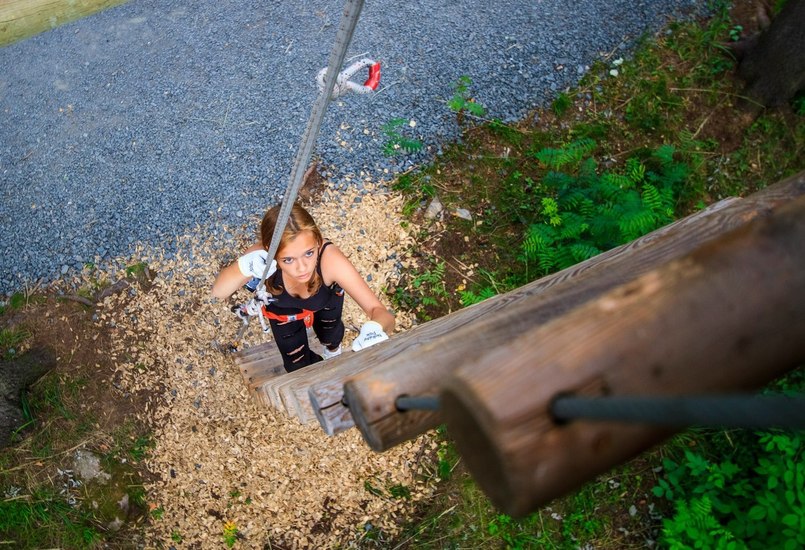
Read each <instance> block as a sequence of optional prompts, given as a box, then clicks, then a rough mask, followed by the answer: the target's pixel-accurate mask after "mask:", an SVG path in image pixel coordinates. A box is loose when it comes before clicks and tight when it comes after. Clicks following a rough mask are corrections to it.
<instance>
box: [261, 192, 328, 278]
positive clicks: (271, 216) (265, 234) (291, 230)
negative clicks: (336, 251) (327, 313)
mask: <svg viewBox="0 0 805 550" xmlns="http://www.w3.org/2000/svg"><path fill="white" fill-rule="evenodd" d="M279 213H280V205H277V206H275V207H273V208H271V209H269V210H268V212H266V214H265V216H263V221H262V222H261V223H260V242H261V243H262V244H263V248H265V249H266V250H268V247H269V246H270V245H271V237H273V236H274V227H276V225H277V218H278V217H279ZM302 231H310V232H311V233H313V237H314V238H315V239H316V251H317V252H318V251H319V250H320V249H321V245H322V243H323V242H324V239H323V238H322V236H321V231H319V227H318V226H317V225H316V222H315V221H313V216H311V215H310V213H308V211H307V210H305V209H304V208H302V207H301V206H300V205H299V204H298V203H294V205H293V208H291V215H290V216H289V217H288V224H287V225H286V226H285V231H283V232H282V237H281V238H280V244H279V246H278V247H277V254H279V251H280V250H282V249H283V248H285V245H287V244H288V243H289V242H291V241H292V240H293V239H295V238H296V236H297V235H299V233H301V232H302ZM274 259H275V260H276V259H277V258H276V257H275V258H274ZM277 263H279V261H278V262H277ZM319 287H321V277H320V276H319V271H318V269H316V270H314V271H313V276H312V277H310V280H309V281H308V283H307V290H308V292H310V293H311V294H315V293H316V292H318V290H319ZM266 288H267V289H268V291H269V292H270V293H271V294H281V293H282V290H283V289H282V288H276V287H275V286H274V285H273V284H272V278H271V277H269V278H268V279H266Z"/></svg>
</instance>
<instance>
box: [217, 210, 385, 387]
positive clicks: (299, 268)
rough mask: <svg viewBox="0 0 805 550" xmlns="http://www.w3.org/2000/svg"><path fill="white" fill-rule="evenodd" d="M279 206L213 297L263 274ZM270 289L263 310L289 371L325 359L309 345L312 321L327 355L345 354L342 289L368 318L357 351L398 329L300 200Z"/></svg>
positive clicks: (275, 261) (225, 274) (280, 248)
mask: <svg viewBox="0 0 805 550" xmlns="http://www.w3.org/2000/svg"><path fill="white" fill-rule="evenodd" d="M279 211H280V207H279V206H275V207H274V208H271V209H270V210H269V211H268V212H266V214H265V216H264V217H263V221H262V223H261V224H260V242H257V243H255V244H253V245H252V246H250V247H249V248H248V249H246V252H245V253H244V254H243V256H241V257H240V258H238V261H237V262H234V263H232V264H230V265H229V266H227V267H225V268H224V269H223V270H221V273H219V274H218V277H217V278H216V279H215V283H214V284H213V287H212V294H213V296H215V297H216V298H221V299H225V298H228V297H229V296H231V295H232V294H233V293H234V292H235V291H236V290H237V289H239V288H240V287H241V286H243V285H244V284H246V283H247V282H249V281H250V280H252V279H253V278H257V279H259V278H261V277H262V276H263V270H264V269H265V266H266V263H267V261H268V252H267V250H266V248H267V245H268V244H269V243H270V242H271V237H272V235H273V234H274V226H275V225H276V224H277V217H278V216H279ZM277 268H279V269H277ZM266 290H267V291H268V292H269V293H270V294H271V296H272V298H273V300H272V301H271V303H269V304H268V305H267V306H264V307H263V315H265V316H266V317H268V319H269V322H270V323H271V331H272V332H273V334H274V340H275V341H276V342H277V346H278V347H279V350H280V352H281V354H282V360H283V364H284V366H285V370H286V371H288V372H291V371H294V370H297V369H301V368H302V367H306V366H308V365H311V364H313V363H316V362H318V361H321V360H322V357H321V356H320V355H318V354H317V353H315V352H313V351H312V350H311V349H310V346H309V344H308V339H307V330H306V329H307V328H308V327H310V326H312V327H313V331H314V332H315V333H316V337H317V338H318V339H319V342H321V343H322V344H323V345H324V358H325V359H328V358H330V357H334V356H336V355H339V354H340V353H341V340H342V339H343V337H344V323H343V321H342V320H341V311H342V308H343V305H344V291H346V292H347V294H349V295H350V296H351V297H352V299H353V300H355V302H356V303H357V304H358V305H359V306H360V307H361V309H363V311H364V312H365V313H366V315H367V316H368V317H369V319H370V321H368V322H366V323H364V325H363V326H362V327H361V332H360V334H359V335H358V337H357V338H356V339H355V341H354V342H353V344H352V349H353V350H354V351H358V350H361V349H363V348H366V347H369V346H372V345H374V344H377V343H378V342H382V341H383V340H386V339H388V336H387V333H390V332H392V331H393V330H394V323H395V319H394V315H392V314H391V313H390V312H389V311H388V310H387V309H386V308H385V307H383V305H382V304H381V303H380V300H379V299H378V298H377V296H375V294H374V293H373V292H372V290H371V289H370V288H369V286H368V285H367V284H366V283H365V282H364V280H363V278H362V277H361V276H360V274H359V273H358V271H357V270H356V269H355V267H354V266H353V265H352V263H351V262H350V261H349V260H348V259H347V258H346V256H344V254H343V253H342V252H341V251H340V250H339V249H338V247H337V246H335V245H334V244H333V243H331V242H330V241H325V240H324V239H323V238H322V236H321V232H320V231H319V228H318V227H317V226H316V223H315V222H314V221H313V218H312V217H311V216H310V214H309V213H308V212H307V210H305V209H304V208H302V207H301V206H299V204H294V206H293V208H292V210H291V215H290V217H289V218H288V224H287V225H286V227H285V231H284V232H283V233H282V238H281V240H280V244H279V246H278V247H277V254H276V257H275V258H274V259H272V261H271V267H270V268H269V275H268V277H267V278H266Z"/></svg>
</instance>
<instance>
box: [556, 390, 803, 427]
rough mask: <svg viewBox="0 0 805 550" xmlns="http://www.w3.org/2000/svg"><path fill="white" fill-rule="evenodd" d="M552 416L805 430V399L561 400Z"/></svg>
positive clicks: (748, 397) (665, 397)
mask: <svg viewBox="0 0 805 550" xmlns="http://www.w3.org/2000/svg"><path fill="white" fill-rule="evenodd" d="M551 412H552V413H553V416H554V418H555V419H556V420H557V421H559V422H568V421H571V420H581V419H585V420H608V421H617V422H636V423H641V424H656V425H664V426H675V427H683V426H712V427H722V428H758V429H768V428H783V429H791V430H801V429H805V397H803V396H796V397H785V396H757V395H724V396H691V397H667V396H651V397H575V396H562V397H559V398H557V399H556V400H555V401H554V402H553V405H552V407H551Z"/></svg>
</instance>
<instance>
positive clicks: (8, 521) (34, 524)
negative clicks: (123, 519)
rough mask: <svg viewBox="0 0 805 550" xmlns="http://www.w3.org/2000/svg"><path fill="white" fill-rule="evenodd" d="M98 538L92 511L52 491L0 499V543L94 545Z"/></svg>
mask: <svg viewBox="0 0 805 550" xmlns="http://www.w3.org/2000/svg"><path fill="white" fill-rule="evenodd" d="M5 489H6V491H8V490H9V488H5ZM101 537H102V535H101V532H100V531H99V530H98V529H97V527H96V526H95V525H94V524H93V520H92V514H91V513H89V512H86V511H83V510H81V509H80V508H78V507H74V506H71V505H70V504H68V503H66V502H65V499H64V497H63V496H62V495H59V494H57V493H55V492H53V491H51V492H47V491H44V490H41V489H40V490H37V491H36V492H34V493H33V494H23V495H18V496H17V497H14V498H13V499H5V500H0V544H2V545H5V544H10V543H11V544H13V545H12V546H8V547H9V548H12V547H13V548H58V547H60V548H70V549H73V548H75V549H80V548H93V547H95V546H96V544H97V543H98V542H99V541H100V540H101Z"/></svg>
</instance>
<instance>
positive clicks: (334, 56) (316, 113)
mask: <svg viewBox="0 0 805 550" xmlns="http://www.w3.org/2000/svg"><path fill="white" fill-rule="evenodd" d="M361 9H363V0H347V4H346V6H345V7H344V14H343V17H342V18H341V24H340V26H339V29H338V33H337V34H336V37H335V44H334V45H333V50H332V51H331V52H330V62H329V64H328V65H327V75H326V77H325V78H324V89H323V90H322V91H321V93H319V96H318V98H317V99H316V103H314V104H313V110H312V111H311V113H310V119H309V120H308V124H307V129H306V130H305V133H304V134H303V137H302V143H301V144H300V146H299V149H298V151H297V153H296V159H295V160H294V165H293V169H292V170H291V177H290V181H289V182H288V188H287V189H286V190H285V195H284V196H283V200H282V206H281V207H280V212H279V216H278V217H277V225H276V226H274V234H273V235H272V236H271V245H270V246H269V247H268V257H269V258H273V257H274V256H275V255H276V253H277V248H279V242H280V238H281V237H282V233H283V231H285V225H286V224H287V223H288V218H289V217H290V215H291V208H293V204H294V202H295V201H296V196H297V194H299V189H300V188H301V187H302V181H303V176H304V173H305V169H306V168H307V165H308V163H309V162H310V156H311V153H312V152H313V145H314V144H315V143H316V138H317V137H318V135H319V130H320V129H321V123H322V121H323V120H324V113H325V111H326V110H327V105H329V103H330V97H331V95H332V93H333V88H334V87H335V83H336V80H337V78H338V70H339V69H340V68H341V65H343V63H344V58H345V57H346V54H347V48H348V47H349V43H350V42H351V41H352V35H353V34H354V32H355V27H356V26H357V24H358V17H359V16H360V14H361ZM270 266H271V261H270V260H269V262H268V263H267V264H266V267H265V270H263V276H262V278H261V279H260V284H259V285H258V287H257V288H258V289H261V288H263V287H264V286H265V280H266V277H268V270H269V267H270Z"/></svg>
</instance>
